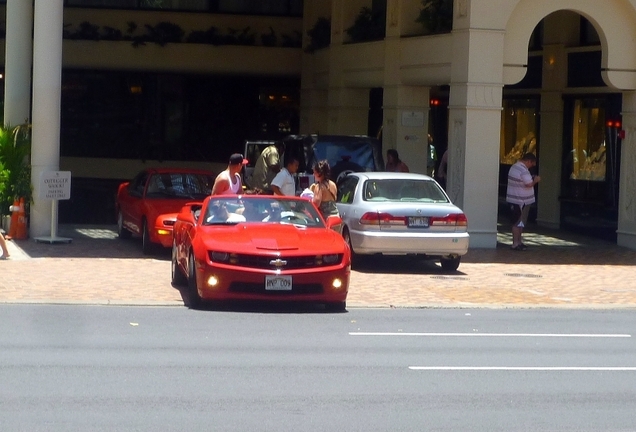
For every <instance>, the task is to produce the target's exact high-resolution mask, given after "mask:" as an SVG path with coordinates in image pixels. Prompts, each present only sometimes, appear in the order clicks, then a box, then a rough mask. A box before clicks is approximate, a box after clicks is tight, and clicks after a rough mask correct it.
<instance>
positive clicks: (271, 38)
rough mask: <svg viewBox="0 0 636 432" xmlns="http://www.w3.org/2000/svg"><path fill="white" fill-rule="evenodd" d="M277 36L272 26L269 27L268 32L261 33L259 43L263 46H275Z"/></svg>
mask: <svg viewBox="0 0 636 432" xmlns="http://www.w3.org/2000/svg"><path fill="white" fill-rule="evenodd" d="M277 40H278V37H277V36H276V32H275V31H274V29H273V28H272V27H270V28H269V33H267V34H262V35H261V43H262V44H263V46H268V47H273V46H276V42H277Z"/></svg>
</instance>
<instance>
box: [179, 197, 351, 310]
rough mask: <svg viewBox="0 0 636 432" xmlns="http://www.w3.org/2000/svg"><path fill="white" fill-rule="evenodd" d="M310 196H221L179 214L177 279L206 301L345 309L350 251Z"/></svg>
mask: <svg viewBox="0 0 636 432" xmlns="http://www.w3.org/2000/svg"><path fill="white" fill-rule="evenodd" d="M341 223H342V221H341V219H340V217H338V216H330V217H329V218H328V219H327V220H326V221H325V220H323V219H322V217H321V216H320V214H319V212H318V210H317V209H316V207H315V206H314V205H313V204H312V203H311V202H310V201H309V200H307V199H304V198H298V197H287V196H286V197H283V196H265V195H238V196H236V195H232V196H229V195H215V196H211V197H208V198H207V199H206V200H205V201H203V203H198V204H196V203H189V204H186V205H185V206H184V207H183V208H182V209H181V212H180V213H179V214H178V215H177V222H176V223H175V225H174V231H173V236H174V240H173V244H172V266H171V267H172V283H173V284H174V285H175V286H186V285H187V287H188V297H189V298H190V304H189V306H190V307H192V308H197V307H199V306H200V305H201V304H202V302H204V301H206V300H264V301H303V302H312V303H319V304H324V305H325V308H326V309H327V310H332V311H344V310H345V308H346V299H347V293H348V291H349V277H350V273H351V254H350V252H349V246H348V245H347V244H346V243H345V241H344V240H343V239H342V236H341V235H340V234H339V233H338V232H336V231H334V230H333V229H331V228H332V227H334V226H336V225H339V224H341Z"/></svg>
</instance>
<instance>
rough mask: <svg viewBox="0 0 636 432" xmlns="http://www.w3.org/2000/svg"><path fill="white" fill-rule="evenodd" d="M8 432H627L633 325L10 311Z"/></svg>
mask: <svg viewBox="0 0 636 432" xmlns="http://www.w3.org/2000/svg"><path fill="white" fill-rule="evenodd" d="M0 328H1V329H2V331H1V332H0V425H2V426H1V429H2V430H6V431H30V432H32V431H75V430H77V431H115V430H117V431H120V430H125V431H159V430H160V431H173V430H174V431H177V430H178V431H182V430H223V431H253V430H263V431H270V430H276V431H299V430H302V431H326V430H334V431H425V430H431V431H442V430H444V431H446V430H448V431H456V430H471V431H516V430H519V431H539V430H540V431H548V430H553V431H633V430H636V426H635V425H636V340H635V337H634V335H633V334H632V332H633V331H634V329H636V311H633V310H603V311H593V310H580V311H577V310H552V309H551V310H542V309H532V310H522V309H516V310H492V309H475V310H472V309H420V310H416V309H353V310H350V311H349V312H348V313H341V314H329V313H324V312H322V311H320V310H314V309H291V310H272V309H251V310H248V309H243V310H232V311H193V310H188V309H186V308H183V307H115V306H110V307H104V306H80V305H74V306H55V305H0Z"/></svg>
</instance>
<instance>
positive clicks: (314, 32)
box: [305, 18, 331, 53]
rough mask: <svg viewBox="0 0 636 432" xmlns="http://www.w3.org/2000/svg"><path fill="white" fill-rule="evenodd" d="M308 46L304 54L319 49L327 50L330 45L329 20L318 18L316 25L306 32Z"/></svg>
mask: <svg viewBox="0 0 636 432" xmlns="http://www.w3.org/2000/svg"><path fill="white" fill-rule="evenodd" d="M307 36H309V45H307V48H305V51H306V52H309V53H311V52H314V51H316V50H319V49H321V48H327V47H328V46H329V45H330V44H331V20H330V19H329V18H318V21H316V24H314V26H313V27H312V28H310V29H309V30H308V31H307Z"/></svg>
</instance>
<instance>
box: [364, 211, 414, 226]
mask: <svg viewBox="0 0 636 432" xmlns="http://www.w3.org/2000/svg"><path fill="white" fill-rule="evenodd" d="M360 223H361V224H362V225H406V217H404V216H393V215H391V214H389V213H381V212H368V213H365V214H364V215H362V217H361V218H360Z"/></svg>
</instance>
